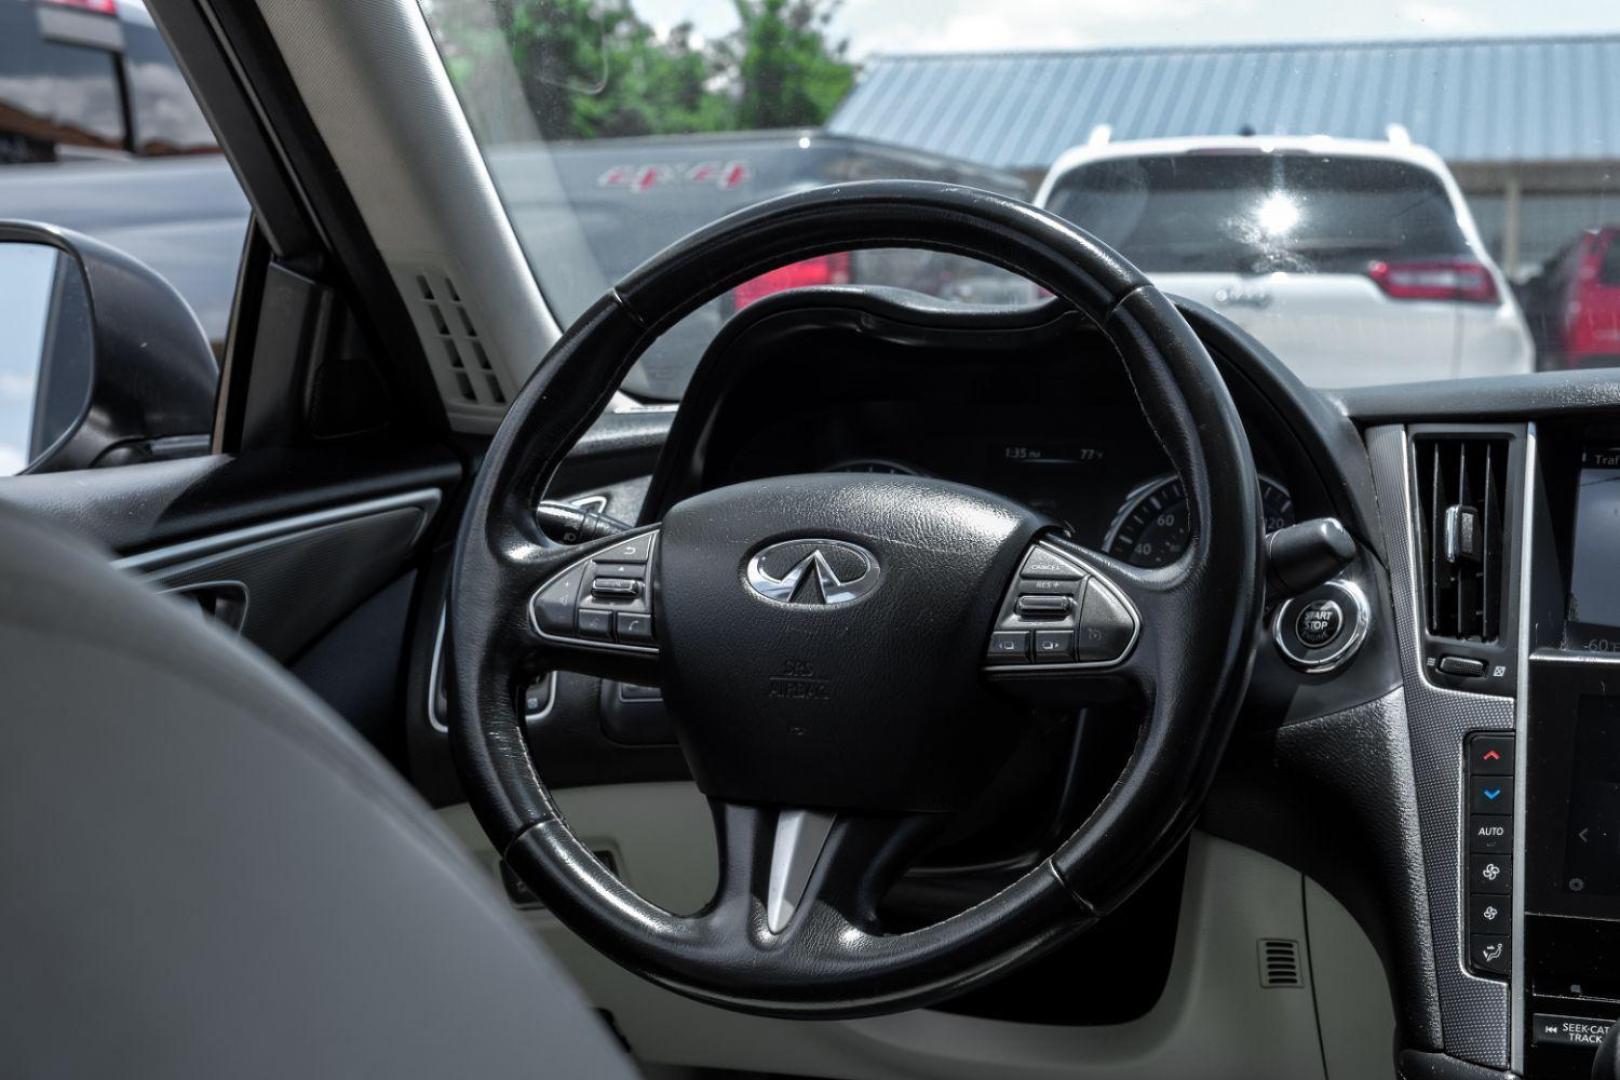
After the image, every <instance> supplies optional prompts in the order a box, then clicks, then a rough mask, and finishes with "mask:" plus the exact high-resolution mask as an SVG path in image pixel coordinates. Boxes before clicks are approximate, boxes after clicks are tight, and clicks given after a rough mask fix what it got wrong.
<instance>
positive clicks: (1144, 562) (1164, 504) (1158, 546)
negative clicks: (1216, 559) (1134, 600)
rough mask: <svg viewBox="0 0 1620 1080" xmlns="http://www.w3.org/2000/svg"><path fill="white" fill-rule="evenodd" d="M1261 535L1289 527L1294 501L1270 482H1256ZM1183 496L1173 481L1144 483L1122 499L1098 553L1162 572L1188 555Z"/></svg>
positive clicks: (1175, 479)
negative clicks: (1263, 521) (1263, 531)
mask: <svg viewBox="0 0 1620 1080" xmlns="http://www.w3.org/2000/svg"><path fill="white" fill-rule="evenodd" d="M1260 506H1261V511H1262V513H1263V514H1264V515H1265V519H1266V532H1276V531H1277V530H1278V529H1281V528H1284V527H1286V526H1289V525H1292V524H1293V523H1294V499H1293V496H1291V495H1289V494H1288V489H1287V488H1285V487H1283V486H1282V485H1281V484H1279V483H1277V482H1276V481H1275V480H1268V479H1267V478H1266V477H1264V476H1262V477H1261V478H1260ZM1190 539H1191V537H1190V535H1189V533H1188V528H1187V490H1186V489H1185V488H1184V487H1182V486H1181V480H1180V478H1179V477H1175V476H1161V477H1158V478H1156V479H1153V480H1149V481H1148V482H1147V483H1145V484H1143V485H1142V486H1141V487H1139V488H1137V489H1136V490H1135V491H1133V492H1131V493H1130V494H1129V495H1127V496H1126V497H1125V504H1124V505H1123V506H1121V507H1120V508H1119V513H1117V514H1115V515H1114V522H1113V524H1112V525H1110V526H1109V527H1108V537H1107V539H1105V540H1104V541H1103V551H1105V552H1107V553H1108V554H1109V555H1111V556H1113V557H1114V558H1116V559H1119V560H1120V561H1122V562H1128V563H1130V564H1131V565H1132V566H1143V567H1153V566H1165V565H1167V564H1169V563H1172V562H1174V561H1175V560H1176V559H1178V558H1179V557H1180V556H1181V553H1182V552H1184V551H1186V550H1187V544H1188V542H1189V541H1190Z"/></svg>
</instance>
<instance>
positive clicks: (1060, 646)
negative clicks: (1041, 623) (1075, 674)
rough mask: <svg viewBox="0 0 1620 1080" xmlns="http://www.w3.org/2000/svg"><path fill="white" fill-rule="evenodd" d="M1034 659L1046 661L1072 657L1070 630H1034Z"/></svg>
mask: <svg viewBox="0 0 1620 1080" xmlns="http://www.w3.org/2000/svg"><path fill="white" fill-rule="evenodd" d="M1035 659H1036V660H1037V661H1044V662H1046V663H1055V662H1057V661H1060V660H1073V659H1074V632H1073V631H1072V630H1037V631H1035Z"/></svg>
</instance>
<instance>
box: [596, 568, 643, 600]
mask: <svg viewBox="0 0 1620 1080" xmlns="http://www.w3.org/2000/svg"><path fill="white" fill-rule="evenodd" d="M591 595H592V596H600V597H605V598H606V599H609V600H634V599H635V598H636V597H638V596H640V595H641V582H639V581H636V580H635V579H633V578H611V577H602V576H600V574H598V576H597V578H596V579H595V580H594V581H592V582H591Z"/></svg>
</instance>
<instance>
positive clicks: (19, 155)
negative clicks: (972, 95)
mask: <svg viewBox="0 0 1620 1080" xmlns="http://www.w3.org/2000/svg"><path fill="white" fill-rule="evenodd" d="M25 76H26V77H25ZM216 149H217V148H216V147H215V145H214V140H213V136H212V134H211V132H210V131H209V128H208V125H207V122H206V120H205V119H204V118H203V115H202V112H201V110H200V109H199V108H198V107H197V104H196V102H195V101H194V100H193V98H192V96H191V93H190V91H189V90H188V88H187V86H186V83H185V80H184V79H183V77H182V76H181V75H180V72H179V70H178V69H177V68H176V67H175V65H174V59H173V57H172V56H171V55H170V54H169V52H168V50H167V48H166V47H165V45H164V43H163V41H162V39H161V38H160V37H159V36H158V34H157V30H156V29H155V28H154V27H153V24H152V20H151V17H150V15H149V14H147V12H146V9H145V6H144V5H143V4H140V3H130V2H128V0H0V163H11V164H12V166H13V167H10V168H4V169H0V218H8V219H23V220H32V221H44V222H49V223H51V224H54V225H58V226H61V227H64V228H69V229H73V230H75V231H77V232H81V233H84V234H85V235H88V236H91V237H94V238H96V239H98V240H102V241H105V242H107V243H109V244H112V245H114V246H116V247H118V248H119V249H120V250H123V251H125V252H127V253H129V254H131V255H134V256H135V257H136V258H138V259H140V260H142V261H143V262H146V263H147V264H149V265H150V266H151V267H152V268H153V269H155V270H157V271H158V272H159V273H160V274H161V275H162V276H164V277H165V278H167V279H168V280H169V281H170V282H171V283H172V284H173V285H174V286H175V287H176V288H177V289H178V290H179V291H180V293H181V295H182V296H184V297H185V298H186V300H187V301H188V302H189V303H190V304H191V306H192V308H193V309H194V310H195V311H196V312H197V315H198V318H199V319H200V320H201V322H202V324H203V328H204V330H205V331H207V333H208V336H209V338H210V339H211V340H212V341H213V342H214V345H215V348H216V350H218V349H219V348H220V346H221V345H222V343H223V341H224V338H225V331H226V323H227V319H228V316H229V312H230V300H231V296H232V293H233V291H234V287H235V280H236V265H237V261H238V260H239V258H240V256H241V250H242V239H243V235H244V233H245V230H246V227H247V219H248V204H247V201H246V199H244V198H243V196H242V192H241V189H240V187H239V186H238V185H237V183H236V179H235V177H234V176H233V175H232V173H231V171H230V166H229V165H228V163H227V162H226V161H225V160H224V159H223V158H222V157H220V156H219V155H218V154H217V153H215V152H214V151H215V150H216ZM175 155H185V156H184V157H183V158H180V159H173V158H174V156H175ZM158 157H169V158H171V159H172V160H164V161H158V160H153V159H155V158H158ZM488 161H489V166H490V171H491V172H492V174H493V176H494V179H495V181H496V184H497V185H498V186H499V187H500V189H501V191H502V193H503V196H504V197H505V199H506V201H507V205H508V206H509V207H510V212H511V214H512V217H513V220H514V222H515V224H516V226H517V229H518V233H519V236H520V237H521V238H522V239H523V241H524V242H525V244H526V245H528V246H529V247H530V248H531V249H532V250H534V251H554V250H557V247H558V241H559V237H560V236H562V234H565V233H566V234H570V235H572V236H577V237H578V238H579V239H580V241H581V242H582V243H581V244H580V246H581V247H582V249H583V250H581V251H580V252H579V254H580V255H581V256H582V258H581V260H580V262H579V267H580V268H579V272H578V273H576V274H573V275H570V277H569V278H568V280H567V281H566V282H563V283H559V284H557V285H556V287H554V288H553V290H552V296H551V301H552V303H553V304H554V305H555V306H556V308H557V310H558V312H559V314H560V315H562V316H563V317H565V318H572V317H574V316H575V315H577V314H579V312H580V311H582V310H584V308H585V306H586V305H587V304H589V303H590V301H591V300H593V299H595V297H596V296H597V295H599V294H600V293H601V291H602V289H603V288H605V287H606V285H607V283H608V282H610V281H612V280H613V279H614V278H616V277H618V276H619V275H621V274H623V273H624V272H625V271H627V270H629V269H630V268H631V267H633V266H634V265H635V264H636V263H638V262H640V261H641V260H642V259H643V258H645V257H646V255H647V254H648V253H649V252H651V251H654V250H656V249H658V248H660V247H663V246H665V245H666V244H670V243H673V242H674V241H676V240H677V239H679V238H680V237H682V236H684V235H685V234H686V233H688V232H691V231H693V230H695V229H697V228H699V227H701V226H703V225H706V224H708V223H709V222H710V221H713V220H714V219H715V218H718V217H721V216H723V215H725V214H726V213H728V212H730V211H732V210H737V209H740V208H742V207H744V206H748V205H750V204H752V203H754V202H757V201H759V200H760V199H764V198H769V197H770V196H772V195H780V194H785V193H787V192H790V191H800V190H806V189H809V188H812V187H818V186H820V185H822V184H828V183H835V182H837V181H840V180H858V179H862V178H868V177H875V176H884V177H891V178H897V177H904V178H908V179H917V180H941V181H946V182H950V183H960V184H967V185H970V186H973V187H980V188H986V189H989V190H993V191H998V192H1002V193H1004V194H1014V195H1019V196H1021V197H1022V196H1027V194H1028V190H1029V189H1028V186H1027V185H1026V184H1025V183H1024V181H1023V180H1022V179H1020V178H1019V177H1018V176H1016V175H1014V174H1011V173H1006V172H1001V171H998V170H994V169H988V168H983V167H980V166H976V165H973V164H971V163H968V162H964V161H959V160H955V159H952V158H946V157H941V156H939V155H935V154H928V153H919V152H917V151H914V150H909V149H903V148H900V147H894V146H888V145H885V144H882V143H876V142H871V141H868V140H860V139H851V138H845V137H841V136H832V135H823V134H821V133H820V132H817V131H810V130H791V131H765V132H747V133H743V134H722V135H701V136H682V135H677V136H661V137H649V138H626V139H603V140H595V141H587V142H560V143H552V144H549V145H542V144H539V143H513V144H507V145H500V146H493V147H490V148H489V150H488ZM856 282H874V283H880V284H886V285H898V286H903V287H907V288H912V289H917V290H920V291H923V292H927V293H930V294H931V295H935V296H945V297H950V298H952V299H958V300H967V301H973V300H981V301H982V300H987V301H991V302H1006V301H1007V300H1009V299H1024V298H1029V297H1031V296H1032V295H1033V292H1032V290H1031V289H1030V287H1029V286H1028V285H1027V283H1026V282H1023V281H1022V280H1021V279H1018V278H1015V277H1013V276H1012V275H1007V274H1001V273H997V272H993V271H989V270H988V268H987V267H985V266H984V265H983V264H980V263H974V262H972V261H971V260H965V259H960V258H956V257H953V256H945V255H939V254H934V253H925V252H918V251H905V252H893V251H886V252H858V253H851V254H836V255H829V256H824V257H821V258H817V259H811V260H807V261H806V262H804V263H801V264H798V265H796V266H792V267H786V268H784V269H781V270H777V271H773V272H772V273H770V274H767V275H765V276H764V277H762V278H760V279H759V280H758V281H754V282H750V283H748V284H747V285H745V286H743V287H742V288H740V289H738V290H737V291H735V292H734V293H733V294H731V295H730V296H728V297H726V298H723V299H721V300H719V301H717V302H715V303H713V304H709V305H707V306H705V307H704V308H703V309H702V310H701V311H699V312H696V313H694V314H693V315H692V316H690V317H689V318H688V319H687V320H685V321H684V322H683V323H682V324H681V325H680V326H678V327H676V328H675V330H674V331H673V332H672V333H671V334H670V335H669V336H667V337H666V338H665V339H663V340H661V341H660V342H658V343H657V345H656V346H655V347H654V348H653V349H652V350H651V351H650V352H649V354H648V356H647V357H646V358H645V360H644V362H643V363H642V365H641V366H640V367H639V368H638V370H637V373H636V375H635V376H634V377H633V380H632V385H631V386H630V389H632V390H634V391H637V392H639V393H642V394H644V395H645V396H648V397H652V398H659V399H666V400H668V399H673V398H676V397H678V396H679V395H680V391H681V389H682V388H683V387H684V385H685V381H686V378H687V376H688V375H689V374H690V372H691V369H692V367H693V365H695V364H696V362H697V359H698V357H699V356H701V355H702V352H703V348H704V346H705V345H706V344H707V342H708V340H709V339H710V338H711V337H712V336H713V334H714V332H715V331H716V330H717V329H718V328H719V326H720V324H721V323H722V322H723V321H724V320H725V319H726V318H727V317H729V316H730V315H731V314H732V313H733V312H734V311H736V310H737V309H738V308H740V307H742V306H745V305H746V304H748V303H750V302H752V301H754V300H757V299H759V298H761V297H763V296H766V295H769V294H770V293H772V292H778V291H781V290H782V289H785V288H791V287H794V286H798V285H827V284H849V283H856Z"/></svg>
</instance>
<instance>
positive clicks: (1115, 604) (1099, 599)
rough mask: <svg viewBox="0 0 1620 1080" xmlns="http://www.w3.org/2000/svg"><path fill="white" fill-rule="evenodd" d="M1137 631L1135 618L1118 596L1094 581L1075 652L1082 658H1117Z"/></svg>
mask: <svg viewBox="0 0 1620 1080" xmlns="http://www.w3.org/2000/svg"><path fill="white" fill-rule="evenodd" d="M1135 633H1136V621H1135V620H1134V619H1132V618H1131V613H1130V612H1129V611H1127V610H1126V609H1125V605H1124V604H1122V603H1121V602H1120V601H1119V599H1118V598H1117V597H1115V596H1114V595H1113V594H1112V593H1111V592H1109V591H1108V590H1107V589H1104V588H1101V587H1100V586H1098V585H1097V583H1096V582H1095V581H1093V582H1092V583H1091V584H1090V585H1089V586H1087V588H1086V598H1085V601H1084V602H1083V604H1082V605H1081V608H1080V629H1079V630H1077V631H1076V632H1075V655H1076V656H1078V657H1079V658H1080V659H1081V660H1117V659H1119V658H1120V657H1121V656H1123V655H1124V654H1125V650H1126V648H1128V647H1129V646H1130V644H1131V637H1132V636H1133V635H1134V634H1135Z"/></svg>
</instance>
